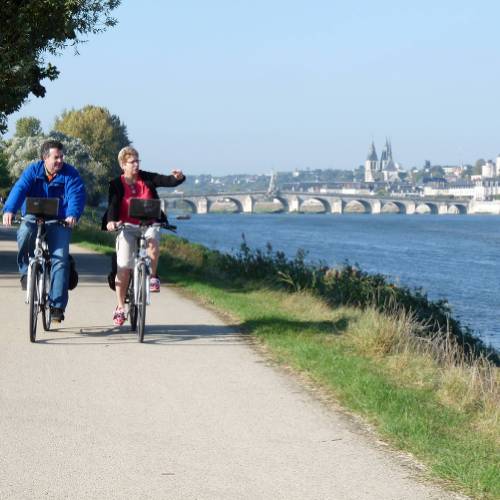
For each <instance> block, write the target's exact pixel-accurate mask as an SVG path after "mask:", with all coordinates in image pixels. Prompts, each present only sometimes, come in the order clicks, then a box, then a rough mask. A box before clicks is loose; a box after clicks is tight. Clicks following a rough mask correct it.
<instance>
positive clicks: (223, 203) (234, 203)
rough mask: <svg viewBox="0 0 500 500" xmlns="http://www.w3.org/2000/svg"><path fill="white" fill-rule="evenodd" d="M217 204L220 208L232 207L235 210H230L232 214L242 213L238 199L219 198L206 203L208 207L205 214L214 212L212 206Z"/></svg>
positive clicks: (230, 197)
mask: <svg viewBox="0 0 500 500" xmlns="http://www.w3.org/2000/svg"><path fill="white" fill-rule="evenodd" d="M217 204H219V205H220V206H222V207H224V206H226V207H227V206H228V205H232V206H233V207H235V210H231V211H232V212H235V213H241V212H243V204H242V202H241V201H240V200H239V199H238V198H234V197H232V196H219V197H218V198H216V199H209V202H208V207H207V212H208V213H210V212H212V211H214V205H217Z"/></svg>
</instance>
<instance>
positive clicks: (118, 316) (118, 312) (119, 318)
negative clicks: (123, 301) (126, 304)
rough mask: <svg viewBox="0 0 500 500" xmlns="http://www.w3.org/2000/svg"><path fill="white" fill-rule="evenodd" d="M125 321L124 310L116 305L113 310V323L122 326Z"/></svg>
mask: <svg viewBox="0 0 500 500" xmlns="http://www.w3.org/2000/svg"><path fill="white" fill-rule="evenodd" d="M123 323H125V311H124V310H123V309H122V308H121V307H118V306H116V309H115V312H114V313H113V324H114V325H115V326H122V325H123Z"/></svg>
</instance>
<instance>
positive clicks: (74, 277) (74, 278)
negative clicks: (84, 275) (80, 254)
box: [68, 255, 78, 290]
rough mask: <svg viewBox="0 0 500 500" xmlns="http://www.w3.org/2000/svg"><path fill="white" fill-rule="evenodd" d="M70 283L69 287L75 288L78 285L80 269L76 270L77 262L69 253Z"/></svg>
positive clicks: (70, 288)
mask: <svg viewBox="0 0 500 500" xmlns="http://www.w3.org/2000/svg"><path fill="white" fill-rule="evenodd" d="M68 257H69V284H68V289H69V290H73V289H75V288H76V285H78V271H77V270H76V262H75V259H74V258H73V256H72V255H69V256H68Z"/></svg>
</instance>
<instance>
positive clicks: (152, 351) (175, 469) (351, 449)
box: [0, 229, 456, 500]
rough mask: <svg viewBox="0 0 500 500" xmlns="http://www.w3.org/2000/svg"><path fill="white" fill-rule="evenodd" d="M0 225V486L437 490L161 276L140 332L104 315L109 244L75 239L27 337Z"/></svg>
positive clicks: (6, 490)
mask: <svg viewBox="0 0 500 500" xmlns="http://www.w3.org/2000/svg"><path fill="white" fill-rule="evenodd" d="M13 238H14V232H13V231H9V230H5V229H0V304H1V317H2V328H1V333H0V498H1V499H10V498H12V499H23V498H26V499H27V498H29V499H35V498H36V499H38V498H49V499H62V498H68V499H94V498H95V499H108V498H114V499H136V498H140V499H146V498H153V499H200V500H204V499H214V500H215V499H217V500H218V499H230V500H236V499H252V500H253V499H273V500H274V499H286V500H291V499H300V500H305V499H315V500H316V499H384V500H388V499H426V500H428V499H438V498H439V499H447V498H456V497H455V496H453V495H450V494H447V493H445V492H443V491H441V490H440V489H438V488H436V487H434V486H431V485H425V484H424V483H423V482H422V481H421V480H419V479H418V477H416V471H415V469H414V468H413V467H411V466H409V465H404V463H403V462H402V461H401V459H399V458H397V457H396V456H395V455H394V454H391V453H388V452H387V451H385V450H382V449H380V447H377V445H375V444H373V443H372V439H371V438H369V437H367V436H365V435H364V434H363V433H362V432H360V431H359V430H356V426H355V425H354V424H353V423H350V422H349V420H348V419H347V418H346V417H343V416H342V415H337V414H336V413H335V412H333V411H332V410H330V409H328V408H326V407H325V406H324V405H323V404H322V403H319V402H318V401H316V400H315V399H314V398H313V397H312V396H311V395H310V394H309V393H308V392H307V391H305V390H304V389H302V388H301V387H300V386H299V385H298V384H297V383H296V382H295V381H294V380H293V379H291V378H290V377H289V376H287V375H285V374H283V373H281V372H280V371H279V370H277V369H275V368H273V367H272V366H270V365H269V363H267V362H266V361H265V360H264V359H263V358H262V357H261V356H260V355H258V354H257V353H256V352H255V350H254V349H253V348H252V347H251V346H250V345H249V344H248V342H247V341H246V340H245V339H244V338H242V337H241V336H240V335H238V334H237V333H236V331H235V330H234V329H233V328H231V327H228V326H225V325H224V324H223V323H222V322H221V321H220V320H219V319H218V318H217V317H216V316H215V315H213V314H212V313H210V312H207V311H206V310H205V309H203V308H201V307H199V306H198V305H196V304H194V303H192V302H190V301H188V300H186V299H185V298H182V297H181V296H179V295H177V294H176V293H175V292H174V291H173V290H172V289H169V288H168V287H164V288H163V289H162V291H161V293H160V294H159V295H156V296H154V298H153V304H152V306H151V307H150V308H149V309H148V324H149V325H148V327H147V331H146V337H145V343H144V344H138V343H137V342H136V340H135V336H134V335H132V334H131V333H129V331H128V328H126V327H122V328H115V327H113V326H112V324H111V321H110V316H111V313H112V309H113V307H114V296H113V292H111V291H110V290H109V289H108V287H107V284H106V283H105V282H104V278H103V276H104V275H105V273H106V272H107V259H106V258H104V257H102V256H99V255H96V254H92V253H90V252H87V251H85V250H82V249H80V248H74V249H73V254H74V255H75V257H76V259H77V264H78V268H79V271H80V284H79V286H78V288H77V289H76V290H74V291H72V292H70V293H71V295H70V304H69V306H68V309H67V320H66V321H64V323H62V327H61V328H59V329H58V330H56V331H51V332H48V333H41V334H40V335H39V339H40V341H39V342H37V343H36V344H30V343H29V341H28V332H27V315H28V312H27V306H26V305H25V304H24V295H23V293H22V292H21V290H20V288H19V282H18V277H17V275H16V274H15V272H14V267H15V245H14V241H13Z"/></svg>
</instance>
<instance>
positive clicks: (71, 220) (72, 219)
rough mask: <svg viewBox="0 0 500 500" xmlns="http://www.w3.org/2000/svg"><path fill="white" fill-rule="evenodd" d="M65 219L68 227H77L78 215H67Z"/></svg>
mask: <svg viewBox="0 0 500 500" xmlns="http://www.w3.org/2000/svg"><path fill="white" fill-rule="evenodd" d="M64 221H65V222H66V224H67V225H68V227H75V226H76V222H77V220H76V217H72V216H70V217H66V218H65V219H64Z"/></svg>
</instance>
